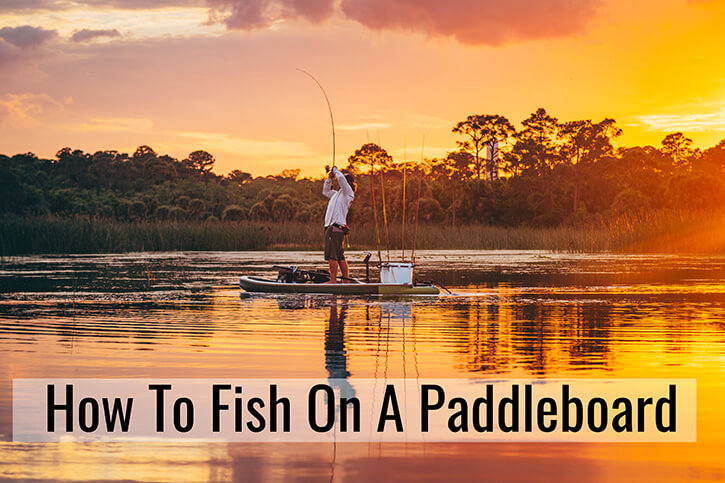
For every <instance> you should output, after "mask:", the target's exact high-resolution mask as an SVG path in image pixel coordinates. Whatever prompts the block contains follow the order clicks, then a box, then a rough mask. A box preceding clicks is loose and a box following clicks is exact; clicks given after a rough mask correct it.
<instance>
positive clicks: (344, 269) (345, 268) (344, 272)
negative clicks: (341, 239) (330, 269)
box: [337, 259, 350, 283]
mask: <svg viewBox="0 0 725 483" xmlns="http://www.w3.org/2000/svg"><path fill="white" fill-rule="evenodd" d="M337 263H338V264H339V265H340V271H341V272H342V276H343V277H344V279H343V280H342V281H343V283H344V282H347V280H345V279H347V278H350V268H349V267H348V266H347V260H345V259H342V260H339V261H338V262H337Z"/></svg>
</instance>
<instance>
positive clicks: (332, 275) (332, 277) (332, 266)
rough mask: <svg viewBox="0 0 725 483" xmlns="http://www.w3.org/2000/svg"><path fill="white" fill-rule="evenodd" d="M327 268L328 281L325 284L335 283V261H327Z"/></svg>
mask: <svg viewBox="0 0 725 483" xmlns="http://www.w3.org/2000/svg"><path fill="white" fill-rule="evenodd" d="M327 266H328V267H329V268H330V281H329V282H327V283H337V260H328V261H327Z"/></svg>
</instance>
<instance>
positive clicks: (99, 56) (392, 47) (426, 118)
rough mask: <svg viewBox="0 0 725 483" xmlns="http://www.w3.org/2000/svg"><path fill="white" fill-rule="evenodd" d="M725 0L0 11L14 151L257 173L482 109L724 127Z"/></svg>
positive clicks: (201, 2) (429, 151) (412, 145)
mask: <svg viewBox="0 0 725 483" xmlns="http://www.w3.org/2000/svg"><path fill="white" fill-rule="evenodd" d="M723 3H725V2H720V1H717V0H711V1H707V0H699V1H693V0H690V1H687V0H658V1H650V0H631V1H622V0H548V1H541V0H455V1H453V0H449V1H437V0H415V1H413V0H147V1H142V0H76V1H74V2H70V1H58V0H9V1H5V2H2V4H0V153H3V154H8V155H11V154H15V153H19V152H28V151H32V152H35V153H36V154H38V155H40V156H45V157H50V156H53V155H54V154H55V152H56V151H57V150H58V149H60V148H62V147H64V146H70V147H72V148H78V149H83V150H85V151H90V152H94V151H96V150H100V149H116V150H119V151H122V152H133V150H134V149H135V148H136V146H138V145H141V144H148V145H150V146H152V147H153V148H154V149H155V150H156V151H157V152H159V153H168V154H171V155H172V156H175V157H180V158H183V157H185V156H186V155H187V154H188V153H189V152H191V151H194V150H196V149H205V150H207V151H209V152H211V153H212V154H214V155H215V157H216V158H217V165H216V168H215V171H216V172H218V173H226V172H229V171H230V170H232V169H241V170H244V171H249V172H251V173H253V174H255V175H265V174H275V173H278V172H280V171H281V170H282V169H284V168H293V167H299V168H302V172H303V174H304V175H314V176H317V175H319V174H321V172H322V166H323V165H324V164H326V163H328V162H329V160H330V158H331V136H330V124H329V116H328V113H327V107H326V105H325V103H324V98H323V97H322V94H321V92H320V91H319V89H318V88H317V86H316V85H315V84H314V83H313V82H312V81H311V80H310V79H309V78H307V77H305V76H304V75H303V74H301V73H299V72H297V71H296V70H295V68H297V67H300V68H303V69H305V70H308V71H310V72H311V73H313V74H314V75H315V76H316V77H317V78H318V79H319V80H320V82H322V84H323V85H324V86H325V89H326V90H327V94H328V96H329V98H330V101H331V102H332V108H333V111H334V115H335V122H336V128H337V159H338V160H339V164H345V161H344V160H345V159H346V158H347V157H348V156H349V155H350V154H351V153H352V151H354V149H356V148H357V147H359V146H360V145H361V144H363V143H365V142H366V141H368V140H370V141H375V142H377V141H378V139H379V141H380V143H381V144H382V145H383V147H385V148H386V149H387V150H388V151H389V152H391V153H392V154H393V155H394V156H395V158H396V160H399V161H402V160H403V156H404V147H405V146H407V157H408V159H418V158H419V157H420V149H421V143H422V140H423V137H424V136H425V154H426V155H427V156H434V155H442V154H445V153H446V152H447V151H451V150H454V149H455V140H456V137H455V136H454V135H453V134H452V133H451V128H452V127H453V125H454V124H455V123H456V122H458V121H460V120H462V119H464V118H465V117H466V116H467V115H469V114H501V115H504V116H506V117H508V118H509V119H510V120H511V121H512V122H514V123H515V124H517V125H518V123H519V122H520V121H521V120H522V119H524V118H525V117H527V116H528V115H529V114H530V113H531V112H533V111H534V110H535V109H536V108H538V107H544V108H546V109H547V110H548V111H549V112H550V113H551V114H552V115H555V116H557V117H558V118H559V119H560V120H574V119H589V118H591V119H593V120H595V121H598V120H601V119H602V118H604V117H613V118H614V119H616V120H617V122H618V124H619V126H620V127H622V128H623V129H624V135H623V136H622V137H621V138H620V139H619V140H618V144H619V145H628V146H629V145H638V144H652V145H659V142H660V141H661V140H662V138H663V137H664V136H665V135H666V134H667V133H670V132H676V131H682V132H684V133H685V134H686V135H687V136H688V137H690V138H692V139H693V140H694V141H695V145H697V146H700V147H708V146H711V145H713V144H715V143H717V142H718V141H719V140H721V139H723V138H725V62H723V60H722V57H723V56H722V52H721V50H722V46H723V45H725V29H723V28H722V25H723V24H725V5H724V4H723Z"/></svg>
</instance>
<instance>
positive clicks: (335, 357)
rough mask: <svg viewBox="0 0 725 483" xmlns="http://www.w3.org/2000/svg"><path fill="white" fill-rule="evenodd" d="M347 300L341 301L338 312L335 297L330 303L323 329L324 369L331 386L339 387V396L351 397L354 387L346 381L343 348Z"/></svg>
mask: <svg viewBox="0 0 725 483" xmlns="http://www.w3.org/2000/svg"><path fill="white" fill-rule="evenodd" d="M346 316H347V302H346V301H345V300H343V301H342V305H341V306H340V312H339V313H338V311H337V299H335V301H334V303H331V304H330V320H329V322H328V324H327V330H325V369H327V374H328V376H329V379H330V385H331V386H332V387H338V388H339V389H340V396H341V397H348V398H350V397H353V396H354V395H355V389H353V387H352V386H351V385H350V383H349V382H348V378H349V377H350V372H349V371H348V370H347V352H346V350H345V317H346ZM333 379H335V381H333Z"/></svg>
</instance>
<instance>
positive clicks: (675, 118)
mask: <svg viewBox="0 0 725 483" xmlns="http://www.w3.org/2000/svg"><path fill="white" fill-rule="evenodd" d="M637 119H638V120H639V121H640V122H641V123H642V124H644V125H645V126H647V128H648V129H649V130H652V131H669V132H673V131H683V132H688V131H689V132H693V131H694V132H699V131H721V130H725V109H722V110H720V111H719V112H711V113H703V114H653V115H649V116H638V117H637Z"/></svg>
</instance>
